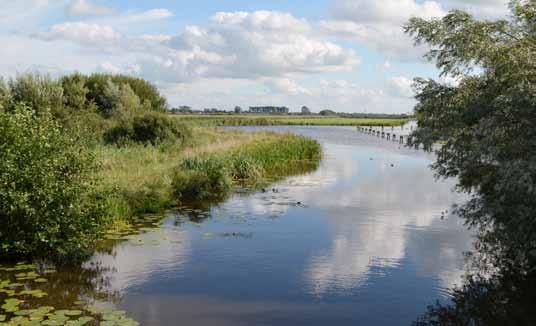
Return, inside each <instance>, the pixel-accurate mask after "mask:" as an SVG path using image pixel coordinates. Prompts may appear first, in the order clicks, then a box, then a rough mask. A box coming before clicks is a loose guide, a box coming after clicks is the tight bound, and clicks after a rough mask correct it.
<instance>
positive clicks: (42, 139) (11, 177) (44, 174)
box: [0, 105, 105, 262]
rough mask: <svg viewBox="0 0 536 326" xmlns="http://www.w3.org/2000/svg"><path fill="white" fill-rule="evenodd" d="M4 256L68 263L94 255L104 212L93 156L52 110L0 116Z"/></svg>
mask: <svg viewBox="0 0 536 326" xmlns="http://www.w3.org/2000/svg"><path fill="white" fill-rule="evenodd" d="M0 157H2V159H1V160H0V257H2V258H6V257H18V258H19V259H21V258H47V259H56V260H59V261H63V262H66V261H67V260H68V261H71V262H72V261H74V260H77V258H80V259H82V258H85V257H86V256H87V255H88V254H90V253H91V250H90V249H91V247H92V245H93V243H94V241H95V240H96V238H97V236H98V234H99V232H100V231H101V229H100V228H101V227H102V226H104V223H103V221H104V220H105V213H104V210H103V208H102V207H101V206H100V205H101V204H100V203H102V199H100V200H99V199H98V198H96V197H94V192H93V183H94V175H95V173H96V168H97V166H96V165H95V160H94V158H93V156H92V154H90V153H89V151H88V150H86V149H85V148H84V147H83V146H82V145H80V144H79V143H77V141H76V140H74V138H73V137H70V136H69V135H67V134H66V133H64V132H63V131H62V130H61V128H60V127H59V125H58V123H57V122H56V121H55V120H54V118H53V116H52V115H51V114H50V112H48V111H41V112H39V113H37V112H36V111H35V110H33V109H30V108H28V107H26V106H21V105H18V106H17V107H16V108H14V109H13V110H12V111H10V112H4V113H0Z"/></svg>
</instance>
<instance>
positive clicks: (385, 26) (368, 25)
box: [320, 0, 445, 61]
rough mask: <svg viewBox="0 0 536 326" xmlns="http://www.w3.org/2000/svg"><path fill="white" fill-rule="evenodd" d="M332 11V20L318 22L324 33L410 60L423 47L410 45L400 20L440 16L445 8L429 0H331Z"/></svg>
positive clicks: (393, 56)
mask: <svg viewBox="0 0 536 326" xmlns="http://www.w3.org/2000/svg"><path fill="white" fill-rule="evenodd" d="M332 14H333V18H334V19H333V20H324V21H321V22H320V26H321V27H322V28H323V29H324V31H325V32H326V33H328V34H331V35H335V36H339V37H342V38H346V39H350V40H353V41H355V42H358V43H363V44H365V45H367V46H369V47H371V48H372V49H374V50H376V51H379V52H381V53H384V54H385V55H386V56H387V57H388V58H390V59H397V60H412V61H413V60H415V59H416V58H421V57H422V55H423V54H424V53H425V51H426V49H425V48H424V47H422V46H421V47H414V45H413V41H412V39H411V38H410V37H409V36H408V35H406V34H405V33H404V31H403V29H402V26H403V24H404V23H405V22H407V21H408V20H409V18H410V17H421V18H433V17H441V16H443V15H444V14H445V11H444V10H443V9H442V7H441V6H440V5H439V4H438V3H436V2H433V1H426V2H424V3H417V2H416V1H415V0H384V1H374V0H335V1H334V3H333V8H332Z"/></svg>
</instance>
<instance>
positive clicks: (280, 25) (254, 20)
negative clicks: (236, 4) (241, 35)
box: [211, 11, 311, 33]
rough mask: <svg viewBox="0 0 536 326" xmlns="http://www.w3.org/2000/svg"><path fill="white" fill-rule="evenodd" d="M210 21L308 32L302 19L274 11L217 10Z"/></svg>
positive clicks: (244, 26)
mask: <svg viewBox="0 0 536 326" xmlns="http://www.w3.org/2000/svg"><path fill="white" fill-rule="evenodd" d="M211 21H212V22H214V23H216V24H219V25H222V26H228V27H233V26H239V27H240V28H243V29H253V30H272V31H292V32H304V33H305V32H308V31H310V29H311V28H310V26H309V24H308V23H307V21H306V20H304V19H298V18H295V17H294V16H292V15H291V14H289V13H284V12H274V11H255V12H251V13H249V12H219V13H216V14H215V15H214V16H212V18H211Z"/></svg>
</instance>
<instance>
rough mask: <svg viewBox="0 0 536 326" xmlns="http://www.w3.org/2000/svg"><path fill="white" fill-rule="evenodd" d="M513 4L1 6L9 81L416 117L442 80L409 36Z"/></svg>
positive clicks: (331, 0)
mask: <svg viewBox="0 0 536 326" xmlns="http://www.w3.org/2000/svg"><path fill="white" fill-rule="evenodd" d="M507 2H508V0H434V1H421V0H381V1H379V0H308V1H305V0H285V1H284V0H270V1H268V0H263V1H258V0H257V1H254V0H218V1H214V0H190V1H182V0H178V1H177V0H175V1H172V0H152V1H126V0H112V1H102V0H17V1H14V0H0V8H2V10H1V11H0V44H2V46H0V58H1V60H0V76H4V77H6V78H9V77H13V76H16V75H17V74H22V73H26V72H39V73H43V74H50V75H52V76H60V75H63V74H68V73H72V72H75V71H79V72H82V73H92V72H109V73H118V74H119V73H122V74H129V75H134V76H138V77H143V78H145V79H147V80H149V81H150V82H152V83H154V84H155V85H156V86H157V87H158V89H159V90H160V91H161V93H162V94H163V95H165V96H166V98H167V99H168V102H169V104H170V106H173V107H176V106H181V105H188V106H191V107H192V108H194V109H203V108H219V109H227V110H229V109H232V108H234V107H235V106H241V107H243V108H247V107H249V106H267V105H276V106H287V107H289V108H290V109H291V111H299V110H300V108H301V107H302V106H304V105H305V106H308V107H309V108H310V109H311V110H312V111H315V112H318V111H320V110H323V109H331V110H334V111H337V112H367V113H409V112H411V111H412V109H413V106H414V105H415V100H414V99H413V92H412V89H411V83H412V79H413V78H414V77H417V76H418V77H427V78H437V77H438V71H437V69H436V68H435V66H434V65H433V64H432V63H429V62H426V61H425V60H424V59H423V54H424V53H425V52H426V48H425V47H424V46H418V47H416V46H414V44H413V41H412V40H411V39H410V38H409V37H408V36H407V35H405V34H404V33H403V31H402V28H401V26H402V25H403V24H404V23H405V22H406V21H407V20H408V19H409V18H410V17H412V16H416V17H422V18H427V19H429V18H436V17H442V16H443V15H445V14H446V13H447V12H448V11H450V10H452V9H463V10H466V11H469V12H470V13H472V14H473V15H475V16H476V17H478V18H481V19H495V18H503V17H506V16H507V15H508V8H507Z"/></svg>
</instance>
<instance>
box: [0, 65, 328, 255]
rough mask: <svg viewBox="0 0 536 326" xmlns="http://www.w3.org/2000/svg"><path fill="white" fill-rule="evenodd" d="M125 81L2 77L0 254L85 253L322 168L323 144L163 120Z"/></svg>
mask: <svg viewBox="0 0 536 326" xmlns="http://www.w3.org/2000/svg"><path fill="white" fill-rule="evenodd" d="M167 108H168V106H167V104H166V100H165V98H163V97H162V96H161V95H160V94H159V92H158V90H157V89H156V87H155V86H153V85H151V84H150V83H148V82H147V81H144V80H142V79H139V78H134V77H130V76H119V75H106V74H93V75H88V76H87V75H81V74H72V75H67V76H63V77H61V78H58V79H54V78H51V77H48V76H41V75H33V74H29V75H21V76H18V77H17V78H14V79H10V80H9V81H8V82H5V81H4V80H3V79H2V78H0V157H2V160H0V171H2V173H0V259H17V260H19V259H35V258H46V259H53V260H55V261H57V262H60V263H73V262H80V261H83V260H84V259H85V258H87V257H89V256H90V255H91V254H92V252H93V250H94V248H95V245H96V244H97V243H98V240H99V239H100V238H102V236H103V235H104V234H105V233H106V232H107V230H108V228H110V227H112V228H113V227H115V226H117V225H121V224H123V225H124V224H127V225H128V223H129V222H131V221H134V220H135V219H134V217H136V216H139V215H141V214H144V213H159V212H162V211H163V210H165V209H167V208H169V207H172V206H173V205H177V204H178V203H180V202H184V201H185V200H188V201H194V202H195V201H197V202H198V203H200V202H201V203H208V202H211V201H212V200H213V199H222V198H225V197H226V196H227V195H228V194H230V193H232V190H233V188H234V187H235V185H238V184H240V183H247V184H248V187H251V185H254V184H259V183H262V182H265V181H266V179H268V178H273V177H277V176H284V175H289V174H292V173H295V172H297V171H299V169H300V167H301V166H303V165H307V164H305V163H304V162H309V163H308V164H310V162H318V160H319V157H320V147H319V145H318V144H317V143H316V142H314V141H312V140H309V139H305V138H303V137H298V136H293V135H280V134H274V133H257V134H251V133H244V132H239V131H229V130H219V129H216V128H213V127H209V128H207V127H201V125H208V126H214V125H217V123H202V121H194V120H181V119H177V118H174V117H172V116H170V115H169V114H166V112H167Z"/></svg>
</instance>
